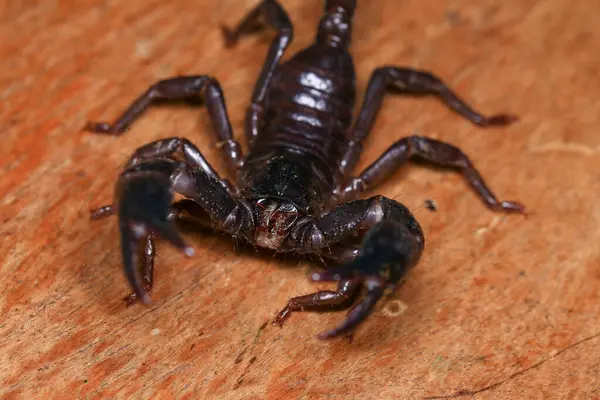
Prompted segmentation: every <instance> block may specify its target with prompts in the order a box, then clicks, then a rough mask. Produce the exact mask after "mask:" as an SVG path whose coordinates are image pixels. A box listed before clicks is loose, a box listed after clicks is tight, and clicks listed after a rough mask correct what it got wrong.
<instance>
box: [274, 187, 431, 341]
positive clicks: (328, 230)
mask: <svg viewBox="0 0 600 400" xmlns="http://www.w3.org/2000/svg"><path fill="white" fill-rule="evenodd" d="M300 229H308V231H305V232H302V234H301V237H303V238H304V239H303V242H302V243H301V245H302V246H303V248H304V250H305V251H307V252H310V251H313V252H316V253H319V254H322V255H323V256H328V255H327V252H326V250H325V249H326V248H328V247H330V246H336V245H338V246H339V245H343V244H344V242H346V241H347V240H348V239H349V238H351V237H352V236H353V234H355V233H359V232H364V231H367V233H366V235H365V236H364V240H363V242H362V245H361V248H360V250H359V252H358V255H357V256H356V257H355V258H354V259H353V260H351V261H348V262H345V263H344V264H343V265H341V266H338V267H332V268H329V269H327V270H325V271H324V272H317V273H313V274H312V277H311V278H312V279H313V280H315V281H338V282H339V284H338V288H337V290H336V291H335V292H332V291H320V292H316V293H314V294H311V295H306V296H300V297H295V298H292V299H290V300H289V302H288V304H287V306H286V307H285V308H284V309H283V310H282V311H281V312H280V313H279V314H278V315H277V317H276V318H275V320H274V321H273V322H274V323H276V324H279V325H281V324H282V323H283V322H284V321H285V319H286V318H288V317H289V316H290V314H291V313H292V312H293V311H304V310H313V311H328V310H332V309H339V308H348V307H349V306H350V305H352V303H353V300H354V296H355V295H356V292H357V290H358V289H359V288H360V287H361V286H364V287H365V288H366V295H365V297H364V298H363V300H362V301H360V302H359V303H358V304H356V306H354V307H353V308H352V309H351V310H350V312H349V313H348V316H347V318H346V320H344V321H343V322H342V324H340V325H339V326H338V327H336V328H334V329H332V330H330V331H327V332H323V333H321V334H320V335H319V337H320V338H322V339H325V338H330V337H334V336H338V335H342V334H348V333H351V332H352V331H353V330H354V329H355V328H356V327H357V326H358V325H359V324H360V323H361V322H363V321H364V320H365V319H366V318H367V317H368V316H369V314H371V312H372V311H373V307H374V306H375V304H376V303H377V301H379V299H380V298H381V297H382V296H383V294H384V291H385V290H386V289H390V290H393V289H394V288H395V287H396V285H397V284H398V283H399V282H400V281H401V279H402V278H403V277H404V276H405V275H406V273H407V272H408V270H409V269H410V268H411V267H412V266H414V265H415V264H416V263H417V261H418V260H419V258H420V256H421V252H422V251H423V246H424V238H423V233H422V231H421V227H420V226H419V224H418V222H417V221H416V219H415V218H414V217H413V215H412V214H411V213H410V211H409V210H408V209H407V208H406V207H405V206H403V205H402V204H400V203H398V202H396V201H394V200H390V199H388V198H386V197H383V196H375V197H372V198H370V199H367V200H357V201H353V202H350V203H346V204H343V205H341V206H339V207H337V208H335V209H334V210H333V211H331V212H330V213H329V214H327V215H325V216H324V217H322V218H321V219H320V220H318V221H316V222H315V223H314V224H313V225H312V226H311V225H305V226H304V227H301V228H300ZM346 256H347V254H344V258H345V257H346ZM328 257H330V258H331V257H332V255H329V256H328ZM344 261H346V260H344Z"/></svg>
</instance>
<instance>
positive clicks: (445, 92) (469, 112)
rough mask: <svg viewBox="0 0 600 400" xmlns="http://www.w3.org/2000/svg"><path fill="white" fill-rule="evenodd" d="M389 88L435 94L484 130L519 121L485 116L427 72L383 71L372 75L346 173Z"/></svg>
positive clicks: (509, 117)
mask: <svg viewBox="0 0 600 400" xmlns="http://www.w3.org/2000/svg"><path fill="white" fill-rule="evenodd" d="M389 88H394V89H397V90H400V91H402V92H406V93H416V94H433V95H436V96H438V97H439V98H441V99H442V101H443V102H444V103H445V104H446V105H447V106H448V107H450V108H451V109H453V110H454V111H456V112H457V113H459V114H460V115H462V116H463V117H465V118H466V119H468V120H469V121H471V122H473V123H474V124H477V125H480V126H499V125H508V124H510V123H512V122H514V121H516V120H517V117H515V116H513V115H508V114H496V115H492V116H489V117H486V116H483V115H481V114H480V113H479V112H477V111H475V110H474V109H473V108H471V107H470V106H469V105H468V104H467V103H465V102H464V101H463V100H461V99H460V98H459V97H458V95H457V94H456V93H454V92H453V91H452V89H450V88H449V87H448V85H446V84H445V83H444V82H443V81H442V80H441V79H439V78H438V77H436V76H434V75H432V74H431V73H429V72H426V71H419V70H414V69H409V68H397V67H389V66H387V67H380V68H377V69H376V70H375V71H374V72H373V74H372V75H371V79H370V80H369V83H368V85H367V91H366V94H365V97H364V100H363V104H362V107H361V110H360V112H359V114H358V117H357V118H356V121H355V123H354V126H353V128H352V131H351V133H350V139H351V141H350V143H349V145H348V149H347V151H346V156H345V157H344V160H345V161H344V162H343V163H342V167H343V169H342V170H343V172H345V173H351V172H352V168H354V166H355V164H356V162H357V160H358V156H359V155H360V153H361V143H362V141H363V140H364V139H365V138H366V137H367V136H368V135H369V133H370V132H371V128H372V127H373V124H374V122H375V118H376V117H377V113H378V112H379V109H380V108H381V103H382V101H383V98H384V96H385V94H386V91H387V90H388V89H389Z"/></svg>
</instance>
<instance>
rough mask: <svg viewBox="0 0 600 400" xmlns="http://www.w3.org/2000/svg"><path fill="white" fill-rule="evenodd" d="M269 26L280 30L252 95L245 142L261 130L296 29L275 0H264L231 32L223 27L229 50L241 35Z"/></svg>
mask: <svg viewBox="0 0 600 400" xmlns="http://www.w3.org/2000/svg"><path fill="white" fill-rule="evenodd" d="M265 25H266V26H270V27H271V28H273V29H275V30H276V31H277V36H276V37H275V39H273V41H272V42H271V47H269V53H268V54H267V58H266V59H265V62H264V64H263V68H262V71H261V73H260V76H259V78H258V80H257V81H256V84H255V86H254V91H253V92H252V100H251V103H250V106H249V107H248V111H247V113H246V139H247V140H248V143H252V142H253V141H254V138H255V137H256V135H258V132H259V130H260V126H261V125H262V118H263V112H264V109H263V102H264V100H265V97H266V95H267V91H268V89H269V84H270V83H271V80H272V78H273V74H274V72H275V68H276V67H277V65H278V64H279V61H280V60H281V58H282V57H283V54H284V52H285V50H286V49H287V47H288V46H289V44H290V42H291V41H292V37H293V26H292V23H291V22H290V19H289V17H288V15H287V13H286V12H285V10H284V9H283V7H282V6H281V5H280V4H279V3H278V2H277V1H275V0H263V1H262V2H261V3H260V4H259V5H258V6H257V7H256V8H254V9H253V10H252V11H250V12H249V13H248V14H247V15H246V16H245V17H244V18H243V19H242V21H241V22H240V23H239V24H238V26H237V27H236V28H235V29H233V30H231V29H229V28H227V27H225V26H222V27H221V30H222V31H223V36H224V38H225V43H226V45H227V46H228V47H231V46H233V45H235V43H236V42H237V41H238V39H239V38H240V36H242V35H246V34H249V33H251V32H253V31H255V30H257V29H258V28H262V27H264V26H265Z"/></svg>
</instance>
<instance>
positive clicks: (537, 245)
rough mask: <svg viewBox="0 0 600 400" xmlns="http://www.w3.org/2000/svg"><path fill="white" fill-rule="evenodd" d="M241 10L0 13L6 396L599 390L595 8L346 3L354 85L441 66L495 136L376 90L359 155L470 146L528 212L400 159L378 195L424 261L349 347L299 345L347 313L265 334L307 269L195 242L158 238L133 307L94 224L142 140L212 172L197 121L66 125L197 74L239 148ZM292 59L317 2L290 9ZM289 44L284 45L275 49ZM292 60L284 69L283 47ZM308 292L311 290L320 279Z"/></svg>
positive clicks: (1, 309) (246, 67)
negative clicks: (177, 140)
mask: <svg viewBox="0 0 600 400" xmlns="http://www.w3.org/2000/svg"><path fill="white" fill-rule="evenodd" d="M255 2H256V0H244V1H233V0H229V1H209V0H206V1H201V0H197V1H185V0H176V1H141V0H132V1H129V2H123V1H112V0H109V1H98V0H89V1H85V2H83V1H74V0H70V1H69V0H65V1H60V2H59V1H46V2H32V1H30V2H8V1H2V2H0V10H1V11H0V12H1V14H0V37H2V41H1V42H0V101H1V103H0V104H1V105H0V138H1V143H2V145H1V146H0V160H1V166H2V174H1V175H0V193H1V204H2V205H1V208H0V218H1V223H2V225H1V228H0V235H1V237H2V242H1V244H0V260H1V277H2V278H1V279H2V280H1V283H0V293H1V296H0V349H1V350H0V397H2V398H4V399H12V398H43V397H47V396H49V397H51V398H57V397H61V396H63V397H64V396H66V397H71V398H109V397H110V398H113V397H116V398H148V397H151V396H156V397H160V398H171V397H173V398H206V399H217V398H219V399H259V398H260V399H262V398H266V399H284V398H285V399H337V398H339V399H341V398H356V399H418V398H424V397H428V396H429V397H436V396H449V397H460V396H465V397H468V396H469V395H473V398H476V399H508V398H515V399H520V398H529V399H542V398H543V399H567V398H568V399H577V398H580V399H583V398H600V378H599V377H600V326H599V325H598V321H600V299H599V293H600V290H599V289H600V248H599V247H598V243H599V242H600V203H599V202H598V195H599V194H600V162H599V159H598V157H599V151H600V119H599V118H600V102H599V100H598V99H599V98H600V97H599V96H600V78H599V73H598V71H600V58H598V56H597V50H598V43H600V24H599V23H598V12H597V11H598V7H597V3H596V2H594V1H591V0H582V1H578V2H564V1H563V2H561V1H534V0H507V1H499V0H486V1H477V0H465V1H461V2H440V1H434V0H426V1H423V0H418V1H417V0H407V1H402V2H399V1H397V0H378V1H376V2H375V1H366V0H365V1H359V9H358V13H357V18H356V25H355V29H354V38H355V40H354V44H353V47H352V51H353V53H354V55H355V59H356V62H357V72H358V76H359V79H358V84H359V89H361V91H362V90H364V88H365V84H366V80H367V78H368V76H369V73H370V71H371V70H373V68H375V67H376V66H379V65H381V64H384V63H388V64H401V65H411V66H415V67H420V68H424V69H429V70H432V71H435V72H436V73H437V74H438V75H440V76H441V77H442V78H444V79H446V80H447V81H448V82H450V83H451V84H452V86H453V87H455V88H456V89H457V90H458V91H459V92H460V93H461V95H462V96H463V97H464V98H465V99H467V100H468V101H470V102H472V103H473V104H475V105H476V106H477V108H479V109H480V110H482V111H483V112H497V111H511V112H516V113H518V114H519V115H520V116H521V117H522V120H521V122H519V123H518V124H516V125H514V126H511V127H509V128H506V129H489V130H483V129H477V128H476V127H474V126H473V125H471V124H469V123H468V122H465V121H464V120H462V119H460V118H459V117H458V116H456V115H455V114H453V113H452V112H450V111H448V110H447V109H445V108H444V107H443V106H442V105H441V104H440V103H439V102H438V101H436V100H435V99H433V98H421V99H413V98H400V97H394V96H390V97H388V98H387V99H386V101H385V104H384V110H383V111H382V112H381V115H380V118H379V120H378V122H377V124H376V127H375V129H376V131H375V133H374V134H373V135H372V136H371V139H370V140H369V141H368V143H367V151H366V154H365V155H364V157H363V159H362V165H365V164H366V163H368V162H370V161H371V160H373V159H374V157H376V156H377V155H378V154H380V153H381V152H382V151H383V150H384V149H385V148H386V147H387V146H388V145H389V144H390V143H392V142H393V141H394V140H395V139H397V138H400V137H402V136H405V135H407V134H410V133H412V132H415V131H418V132H420V134H423V135H430V136H433V135H439V137H441V138H443V139H444V140H447V141H449V142H451V143H454V144H456V145H459V146H460V147H461V148H462V149H464V150H465V151H466V152H467V153H468V154H469V155H470V156H471V158H472V159H473V161H474V162H475V163H476V165H477V166H478V167H479V168H480V170H481V171H482V173H483V174H484V176H485V177H486V179H487V180H488V182H489V183H490V185H491V186H492V188H493V189H494V190H495V191H496V192H497V193H498V195H499V196H500V197H502V198H504V199H507V200H520V201H522V202H524V203H525V204H526V205H527V207H528V208H529V210H530V211H531V215H530V217H529V218H528V219H525V218H523V217H521V216H504V215H502V214H497V213H492V212H490V211H488V210H487V209H485V208H484V206H483V205H482V204H481V202H480V201H479V200H478V198H476V197H475V195H474V194H473V193H472V192H471V191H470V190H469V189H468V188H467V186H466V185H465V184H464V182H463V180H462V179H461V178H460V176H458V175H457V174H455V173H452V172H446V171H439V170H432V169H428V168H423V167H419V166H414V165H413V166H407V167H406V168H404V169H402V171H401V172H398V173H397V174H395V176H394V177H393V178H392V179H390V180H389V181H387V182H386V183H385V184H384V185H382V186H381V187H380V188H378V189H377V192H378V193H382V194H385V195H388V196H392V197H393V196H397V198H398V199H399V200H400V201H402V202H404V203H406V204H407V205H409V206H410V207H412V208H415V209H416V208H418V207H419V206H421V204H422V203H423V201H424V200H425V199H429V198H431V199H435V200H436V201H437V202H438V204H439V211H438V212H435V213H432V212H429V211H427V210H426V209H425V208H423V207H421V208H419V209H418V210H417V211H415V213H416V215H417V216H418V218H419V220H420V221H421V223H422V225H423V227H424V229H425V233H426V237H427V247H426V251H425V256H424V258H423V259H422V261H421V263H420V264H419V266H418V267H417V268H416V269H415V270H414V271H413V272H412V273H411V274H410V276H409V279H408V281H407V283H406V284H405V285H404V286H403V287H402V288H401V289H400V290H399V291H398V292H397V293H396V296H395V299H393V300H390V301H388V302H387V303H384V304H382V305H380V307H379V308H378V309H377V311H376V312H375V314H374V315H373V316H372V317H371V318H370V319H369V321H368V322H367V323H365V324H364V325H363V326H362V328H361V329H360V330H359V332H358V333H357V335H356V338H355V341H354V342H353V343H352V344H348V342H347V341H345V340H336V341H331V342H321V341H318V340H316V339H315V338H314V335H315V334H316V333H317V332H319V331H321V330H323V329H324V328H327V327H330V326H332V325H334V324H335V323H337V322H338V321H339V320H340V319H341V318H342V317H343V315H344V314H343V313H341V314H340V313H338V314H336V313H332V314H321V315H316V314H309V313H306V314H296V315H294V316H293V317H292V318H291V320H290V321H289V323H287V325H285V326H284V327H283V329H279V328H276V327H273V326H271V325H270V324H267V322H268V321H269V320H270V319H271V318H272V317H273V316H274V315H275V313H276V311H277V310H278V309H279V308H280V307H282V306H283V305H284V304H285V302H286V300H287V299H288V298H289V297H290V296H292V295H297V294H301V293H308V292H310V291H313V290H314V289H315V287H316V286H319V285H315V284H312V283H310V282H309V281H308V280H307V278H306V271H307V265H304V264H303V265H302V266H300V267H298V268H289V266H290V265H292V266H293V263H284V262H282V261H281V260H278V259H275V258H272V257H269V256H266V257H265V256H264V255H260V254H253V253H251V252H249V251H238V252H237V253H236V252H235V251H233V250H234V249H233V247H234V245H233V242H232V241H231V240H230V239H228V238H226V237H220V236H216V235H209V234H191V235H188V239H189V240H190V241H191V242H192V243H194V245H195V248H196V249H197V255H196V256H195V257H194V258H192V259H185V258H184V257H183V256H182V255H181V254H178V253H177V252H176V251H174V250H173V249H172V248H170V247H169V246H167V245H165V244H164V243H159V246H158V253H159V257H158V260H157V280H158V281H157V285H156V288H155V290H154V292H153V299H154V301H155V305H154V306H153V307H152V308H144V307H143V306H135V307H131V308H124V307H123V303H122V301H121V298H122V297H123V296H124V295H125V294H127V293H128V290H129V289H128V287H127V286H126V283H125V280H124V277H123V274H122V271H121V260H120V255H119V245H118V236H117V230H116V221H115V219H109V220H104V221H95V222H90V221H89V219H88V209H89V208H92V207H96V206H100V205H103V204H105V203H107V202H110V201H111V196H112V188H113V183H114V182H115V180H116V178H117V176H118V174H119V171H120V168H121V167H122V164H123V163H124V162H125V160H126V159H127V157H128V155H129V154H130V153H131V152H132V151H133V150H134V149H135V148H136V147H137V146H138V145H140V144H143V143H145V142H148V141H150V140H154V139H157V138H161V137H167V136H172V135H181V136H186V137H188V138H190V139H192V140H193V141H194V142H195V143H197V144H198V145H199V147H200V148H201V149H202V150H203V151H204V152H205V154H206V155H207V157H208V158H209V159H210V160H211V161H212V162H213V163H214V165H215V166H216V167H217V168H219V169H221V170H222V168H223V165H222V163H221V162H220V161H219V159H218V153H217V152H216V151H215V148H214V146H213V141H212V136H211V132H210V126H209V124H208V119H207V116H206V111H205V110H204V109H202V108H193V107H191V108H188V107H185V106H180V105H173V106H161V107H157V108H155V109H152V110H151V111H149V112H148V113H146V115H145V116H144V117H143V118H142V119H140V120H139V121H138V123H137V124H135V126H134V127H133V128H132V129H131V131H130V132H129V134H127V135H125V136H124V137H121V138H110V137H102V136H97V135H92V134H86V133H82V132H80V128H81V127H82V126H83V125H84V123H85V121H86V120H87V119H98V118H102V119H110V118H113V117H114V116H116V115H117V114H118V113H119V112H120V111H122V110H123V107H125V106H126V105H127V104H128V103H129V102H130V101H131V100H132V99H133V98H134V97H135V96H137V95H138V94H140V93H141V92H142V91H143V90H145V89H146V88H147V86H148V85H149V84H151V83H153V82H154V81H156V80H158V79H160V78H164V77H168V76H172V75H177V74H190V73H209V74H213V75H215V76H216V77H217V78H218V79H219V80H220V81H221V83H222V85H223V88H224V91H225V93H226V96H227V100H228V107H229V111H230V115H231V119H232V122H233V123H234V128H235V129H236V135H237V136H238V137H241V135H242V120H243V115H244V107H245V106H246V104H247V101H248V99H249V96H250V91H251V88H252V85H253V83H254V80H255V79H256V77H257V74H258V71H259V68H260V65H261V62H262V58H263V56H264V54H265V53H266V50H267V43H268V42H269V40H270V38H271V37H272V36H271V35H269V34H263V35H259V36H256V37H253V38H250V39H247V40H244V41H242V42H241V43H240V44H239V46H238V47H237V48H236V49H233V50H226V49H224V48H223V46H222V41H221V37H220V32H219V29H218V25H219V23H221V22H226V23H228V24H233V23H235V22H237V21H238V20H239V18H240V17H241V16H242V15H243V14H244V13H245V12H246V11H247V10H248V9H249V8H250V7H251V6H252V5H253V4H255ZM283 4H284V5H285V6H286V8H287V9H288V11H289V13H290V16H291V18H292V19H293V21H294V23H295V27H296V40H295V41H294V43H293V45H292V48H291V50H292V51H295V50H298V49H299V48H301V47H302V46H305V45H307V44H308V43H309V42H310V41H311V40H312V38H313V35H314V29H315V26H316V23H317V21H318V18H319V15H320V13H321V9H322V2H321V1H319V0H311V1H301V0H287V1H283ZM290 53H291V52H290ZM290 53H288V55H289V54H290ZM321 286H324V285H321Z"/></svg>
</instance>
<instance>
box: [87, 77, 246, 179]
mask: <svg viewBox="0 0 600 400" xmlns="http://www.w3.org/2000/svg"><path fill="white" fill-rule="evenodd" d="M198 97H200V98H202V99H203V100H204V103H205V104H206V107H207V109H208V113H209V115H210V120H211V122H212V125H213V129H214V131H215V133H216V135H217V139H218V140H219V142H218V144H217V145H218V147H219V148H221V151H222V152H223V154H224V156H225V159H226V160H227V163H228V167H229V168H231V169H232V170H235V169H237V168H238V167H239V166H240V165H241V163H242V151H241V147H240V145H239V143H238V142H237V141H236V140H234V139H233V133H232V129H231V124H230V122H229V117H228V114H227V107H226V106H225V98H224V97H223V91H222V90H221V86H220V85H219V82H218V81H217V80H216V79H214V78H212V77H210V76H207V75H198V76H181V77H177V78H171V79H166V80H162V81H160V82H157V83H155V84H154V85H152V86H151V87H150V88H149V89H148V90H146V92H145V93H144V94H142V95H141V96H140V97H138V98H137V100H135V101H134V102H133V103H132V104H131V105H130V106H129V107H128V108H127V110H125V112H124V113H123V114H122V115H121V116H119V117H118V118H117V119H116V120H115V121H114V122H113V123H107V122H88V123H87V125H86V126H85V129H86V130H88V131H91V132H95V133H108V134H112V135H120V134H122V133H124V132H125V131H126V130H127V128H128V127H129V125H131V124H132V123H133V121H135V120H136V119H137V118H138V117H139V116H140V114H141V113H142V112H144V110H146V109H147V108H148V107H149V106H150V105H151V104H152V103H153V102H154V101H155V100H159V99H163V100H177V99H190V98H198Z"/></svg>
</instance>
